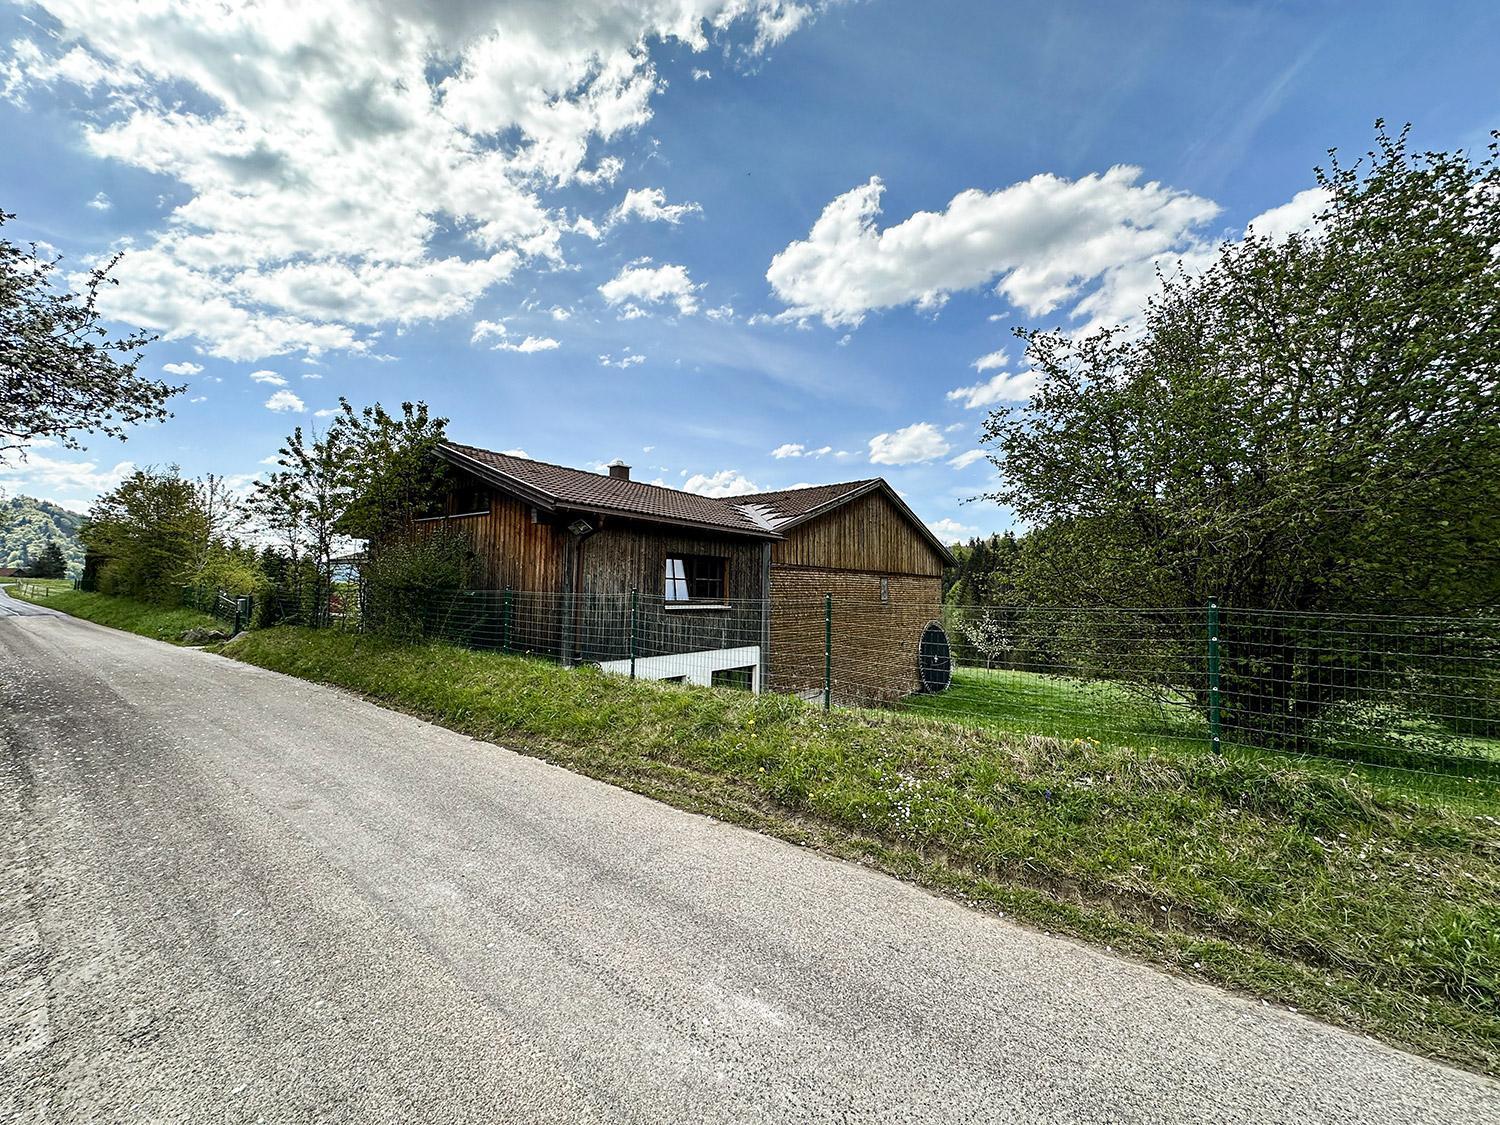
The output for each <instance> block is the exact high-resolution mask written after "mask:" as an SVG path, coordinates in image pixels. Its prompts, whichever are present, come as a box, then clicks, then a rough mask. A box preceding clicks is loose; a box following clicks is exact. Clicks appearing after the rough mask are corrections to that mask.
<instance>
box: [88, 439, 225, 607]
mask: <svg viewBox="0 0 1500 1125" xmlns="http://www.w3.org/2000/svg"><path fill="white" fill-rule="evenodd" d="M203 523H204V521H203V513H202V511H201V510H200V509H199V507H198V504H197V496H196V492H195V489H194V485H193V482H192V481H190V480H187V479H185V478H184V477H183V476H182V474H181V472H180V471H179V470H178V468H177V466H175V465H172V466H169V467H168V468H165V469H159V468H155V467H147V468H144V469H136V470H135V471H134V472H133V473H131V474H130V475H129V476H128V477H126V478H125V479H124V480H123V481H121V482H120V484H119V485H117V486H116V487H115V488H113V489H111V490H110V491H109V492H106V493H105V494H104V495H102V496H100V497H99V499H98V500H96V501H94V505H93V507H91V508H90V509H89V515H88V521H87V522H86V523H85V524H84V525H83V528H82V530H81V532H80V537H81V538H82V539H83V543H84V547H85V548H86V549H87V551H88V553H89V555H91V556H93V557H95V558H97V559H99V560H100V568H99V572H98V586H99V589H100V590H101V591H102V592H104V593H106V594H123V595H126V596H128V597H133V598H140V599H142V600H144V601H153V602H168V601H172V600H174V599H175V598H176V597H177V596H178V593H179V587H180V586H181V585H182V584H183V583H185V582H187V581H188V580H189V578H190V574H191V569H190V568H191V565H192V559H193V556H194V548H195V545H196V544H197V543H198V541H199V540H200V539H201V537H202V535H203Z"/></svg>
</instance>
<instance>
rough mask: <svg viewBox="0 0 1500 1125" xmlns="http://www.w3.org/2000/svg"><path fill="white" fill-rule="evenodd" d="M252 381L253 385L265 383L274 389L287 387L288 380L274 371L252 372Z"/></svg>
mask: <svg viewBox="0 0 1500 1125" xmlns="http://www.w3.org/2000/svg"><path fill="white" fill-rule="evenodd" d="M250 381H251V382H252V383H265V384H267V385H268V386H272V387H284V386H286V380H285V379H283V378H282V377H281V376H280V375H278V374H276V372H274V371H252V372H250Z"/></svg>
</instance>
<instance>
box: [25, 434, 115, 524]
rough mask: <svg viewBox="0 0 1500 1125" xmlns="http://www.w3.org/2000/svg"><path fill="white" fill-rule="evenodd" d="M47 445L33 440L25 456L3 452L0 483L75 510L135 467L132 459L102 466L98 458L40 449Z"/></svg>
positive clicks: (78, 509)
mask: <svg viewBox="0 0 1500 1125" xmlns="http://www.w3.org/2000/svg"><path fill="white" fill-rule="evenodd" d="M38 448H45V447H44V446H43V445H42V443H40V442H36V443H33V445H32V446H31V448H30V450H28V452H27V454H26V458H25V459H24V460H22V459H21V457H19V456H18V455H16V454H14V453H12V454H9V455H6V456H0V485H4V486H5V488H6V490H7V491H10V492H13V493H24V494H25V495H27V496H35V497H37V498H38V499H41V500H50V501H52V502H53V503H55V504H61V505H62V506H63V507H66V508H69V509H71V510H74V511H82V510H83V509H85V508H87V506H88V501H89V500H92V499H93V498H94V497H95V496H97V495H99V493H101V492H107V491H109V490H110V489H111V488H114V487H115V486H116V485H118V484H119V483H120V482H121V481H123V480H124V479H125V478H126V477H127V476H129V475H130V474H131V473H133V472H134V471H135V464H134V463H133V462H131V461H119V462H117V463H116V464H115V465H113V466H112V467H110V468H101V467H100V465H99V462H97V461H65V460H62V459H60V458H56V457H48V456H47V455H46V454H44V453H37V452H36V450H37V449H38Z"/></svg>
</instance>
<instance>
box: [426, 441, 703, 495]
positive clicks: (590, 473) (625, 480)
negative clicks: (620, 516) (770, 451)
mask: <svg viewBox="0 0 1500 1125" xmlns="http://www.w3.org/2000/svg"><path fill="white" fill-rule="evenodd" d="M445 444H447V445H453V446H457V447H458V448H460V449H477V450H479V452H481V453H488V454H489V455H490V456H491V457H510V458H512V459H513V460H516V461H530V462H531V463H532V464H533V465H545V466H546V467H547V468H549V469H562V470H563V471H564V472H568V473H582V474H583V475H584V476H586V477H603V478H604V479H605V480H612V481H615V482H617V483H618V484H634V485H637V486H639V487H641V488H655V489H659V490H660V491H663V492H678V493H681V494H682V495H684V496H700V497H702V498H703V499H704V500H722V499H723V497H720V496H707V495H704V493H702V492H689V491H688V490H687V489H685V488H673V487H672V486H671V485H670V484H656V483H654V482H652V481H649V480H636V479H635V478H634V477H613V476H610V475H609V474H608V473H596V472H595V471H594V470H593V469H580V468H579V467H578V466H577V465H560V464H558V463H557V462H556V461H543V460H542V459H541V458H540V457H517V456H516V455H515V454H514V453H506V452H504V451H503V450H500V449H486V448H484V446H482V445H467V444H465V443H464V442H461V441H450V442H446V443H445Z"/></svg>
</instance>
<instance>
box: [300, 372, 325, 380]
mask: <svg viewBox="0 0 1500 1125" xmlns="http://www.w3.org/2000/svg"><path fill="white" fill-rule="evenodd" d="M302 377H303V378H304V379H321V378H322V377H323V376H321V375H319V374H318V373H317V372H316V371H304V372H303V373H302Z"/></svg>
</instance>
